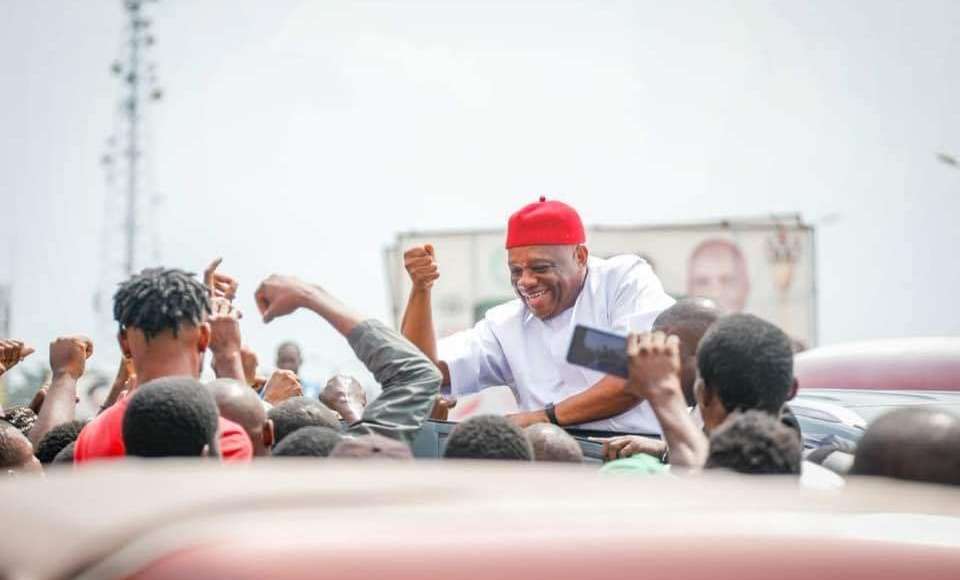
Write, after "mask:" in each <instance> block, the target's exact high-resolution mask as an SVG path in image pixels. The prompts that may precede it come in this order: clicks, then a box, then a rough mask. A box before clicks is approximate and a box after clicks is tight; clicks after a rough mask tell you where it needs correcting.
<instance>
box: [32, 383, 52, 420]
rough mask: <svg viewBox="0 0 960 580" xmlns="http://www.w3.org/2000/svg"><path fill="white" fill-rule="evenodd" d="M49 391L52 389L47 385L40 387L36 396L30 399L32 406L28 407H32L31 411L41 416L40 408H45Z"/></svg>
mask: <svg viewBox="0 0 960 580" xmlns="http://www.w3.org/2000/svg"><path fill="white" fill-rule="evenodd" d="M49 390H50V387H48V386H46V385H45V386H42V387H40V389H39V390H38V391H37V392H36V394H35V395H33V398H32V399H30V404H29V405H27V406H28V407H30V410H31V411H33V412H34V413H36V414H37V415H39V414H40V408H41V407H43V402H44V401H46V400H47V391H49Z"/></svg>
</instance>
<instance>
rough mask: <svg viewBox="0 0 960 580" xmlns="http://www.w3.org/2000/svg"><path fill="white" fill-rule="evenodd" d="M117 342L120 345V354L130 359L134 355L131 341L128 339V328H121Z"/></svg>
mask: <svg viewBox="0 0 960 580" xmlns="http://www.w3.org/2000/svg"><path fill="white" fill-rule="evenodd" d="M117 342H118V343H119V344H120V352H121V353H123V356H124V357H126V358H130V357H131V356H132V355H131V354H130V340H129V339H128V338H127V329H126V328H121V329H120V331H119V332H117Z"/></svg>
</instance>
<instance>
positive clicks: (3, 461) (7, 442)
mask: <svg viewBox="0 0 960 580" xmlns="http://www.w3.org/2000/svg"><path fill="white" fill-rule="evenodd" d="M0 470H2V472H3V473H39V472H41V471H43V468H42V467H41V466H40V461H39V460H38V459H37V458H36V457H35V456H34V455H33V446H32V445H30V440H29V439H27V437H26V436H25V435H24V434H23V433H21V432H20V429H17V428H16V427H14V426H13V425H11V424H10V423H7V422H6V421H4V420H0Z"/></svg>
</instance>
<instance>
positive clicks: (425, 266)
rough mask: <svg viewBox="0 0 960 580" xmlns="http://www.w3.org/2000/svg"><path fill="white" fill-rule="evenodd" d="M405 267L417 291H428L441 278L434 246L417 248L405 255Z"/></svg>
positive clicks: (428, 245)
mask: <svg viewBox="0 0 960 580" xmlns="http://www.w3.org/2000/svg"><path fill="white" fill-rule="evenodd" d="M403 266H404V268H406V269H407V274H409V275H410V280H411V281H413V287H414V288H415V289H417V290H428V289H430V288H431V287H432V286H433V283H434V282H435V281H436V280H437V278H439V277H440V270H439V269H438V268H437V260H436V256H435V255H434V253H433V246H431V245H430V244H427V245H425V246H416V247H414V248H410V249H409V250H407V251H406V252H404V253H403Z"/></svg>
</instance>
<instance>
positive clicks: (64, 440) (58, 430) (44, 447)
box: [37, 420, 87, 464]
mask: <svg viewBox="0 0 960 580" xmlns="http://www.w3.org/2000/svg"><path fill="white" fill-rule="evenodd" d="M86 424H87V423H86V421H79V420H77V421H67V422H66V423H61V424H59V425H57V426H56V427H54V428H53V429H51V430H49V431H47V434H46V435H44V436H43V439H41V440H40V442H39V443H37V459H39V460H40V463H44V464H46V463H52V462H53V460H54V458H55V457H56V456H57V454H58V453H60V451H61V450H63V448H64V447H66V446H67V445H70V444H71V443H73V442H74V441H76V440H77V437H79V436H80V431H81V430H82V429H83V427H84V425H86Z"/></svg>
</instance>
